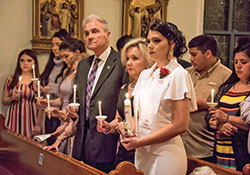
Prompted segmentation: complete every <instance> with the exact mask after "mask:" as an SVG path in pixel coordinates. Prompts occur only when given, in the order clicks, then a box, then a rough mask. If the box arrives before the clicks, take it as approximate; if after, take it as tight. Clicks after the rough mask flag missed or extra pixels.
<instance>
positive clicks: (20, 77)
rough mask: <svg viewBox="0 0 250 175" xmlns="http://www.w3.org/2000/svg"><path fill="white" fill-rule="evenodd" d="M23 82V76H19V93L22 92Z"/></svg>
mask: <svg viewBox="0 0 250 175" xmlns="http://www.w3.org/2000/svg"><path fill="white" fill-rule="evenodd" d="M21 81H22V76H19V83H18V84H19V86H18V91H21Z"/></svg>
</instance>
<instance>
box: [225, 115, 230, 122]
mask: <svg viewBox="0 0 250 175" xmlns="http://www.w3.org/2000/svg"><path fill="white" fill-rule="evenodd" d="M228 118H229V114H227V116H226V120H225V122H224V123H227V122H228Z"/></svg>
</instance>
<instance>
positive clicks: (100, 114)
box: [98, 101, 102, 116]
mask: <svg viewBox="0 0 250 175" xmlns="http://www.w3.org/2000/svg"><path fill="white" fill-rule="evenodd" d="M98 109H99V116H102V102H101V101H99V102H98Z"/></svg>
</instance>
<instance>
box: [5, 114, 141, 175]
mask: <svg viewBox="0 0 250 175" xmlns="http://www.w3.org/2000/svg"><path fill="white" fill-rule="evenodd" d="M3 122H4V118H3V116H1V115H0V174H4V175H14V174H19V175H27V174H36V175H47V174H48V175H54V174H55V175H57V174H69V175H97V174H98V175H107V174H106V173H104V172H102V171H100V170H98V169H96V168H93V167H91V166H89V165H87V164H85V163H83V162H81V161H78V160H76V159H74V158H70V157H68V156H67V155H65V154H62V153H60V152H52V151H44V150H43V149H42V147H43V145H42V144H40V143H38V142H35V141H34V140H32V139H27V138H26V137H23V136H21V135H18V134H15V133H12V132H9V131H7V130H6V129H4V127H3ZM109 174H110V175H118V174H119V175H143V173H142V172H141V171H140V170H137V169H136V168H135V166H134V165H133V164H132V163H130V162H122V163H121V164H119V165H118V166H117V167H116V169H115V170H113V171H111V172H110V173H109Z"/></svg>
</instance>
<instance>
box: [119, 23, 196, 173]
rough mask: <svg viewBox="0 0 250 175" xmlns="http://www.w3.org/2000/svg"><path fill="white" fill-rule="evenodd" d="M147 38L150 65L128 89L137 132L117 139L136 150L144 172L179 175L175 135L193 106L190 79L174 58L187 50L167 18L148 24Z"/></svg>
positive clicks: (181, 157)
mask: <svg viewBox="0 0 250 175" xmlns="http://www.w3.org/2000/svg"><path fill="white" fill-rule="evenodd" d="M147 40H148V52H149V54H150V56H151V58H152V59H153V60H154V61H155V65H153V66H152V68H150V69H147V70H144V71H143V72H142V73H141V74H140V77H139V80H138V81H137V84H136V87H135V89H134V92H133V94H134V113H135V117H134V118H135V123H136V132H137V133H136V135H135V136H134V137H123V138H122V140H121V142H122V144H123V146H124V147H125V148H126V149H128V150H131V149H136V154H135V165H136V167H137V168H139V169H141V170H142V171H143V172H144V174H145V175H148V174H149V175H163V174H164V175H184V174H186V170H187V158H186V153H185V149H184V146H183V143H182V140H181V137H180V134H181V133H182V132H184V131H185V130H186V129H187V127H188V118H189V112H190V111H193V110H195V109H196V108H197V105H196V100H195V92H194V88H193V84H192V80H191V78H190V76H189V74H188V72H187V71H185V70H184V69H183V68H182V66H181V65H179V64H178V63H177V59H176V58H180V57H181V56H182V55H183V54H184V53H185V52H186V51H187V48H186V46H185V44H186V41H185V38H184V37H183V36H182V33H181V32H180V31H179V30H178V28H177V27H176V26H175V25H174V24H171V23H168V22H160V23H156V24H154V25H152V26H151V27H150V30H149V33H148V37H147Z"/></svg>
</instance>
